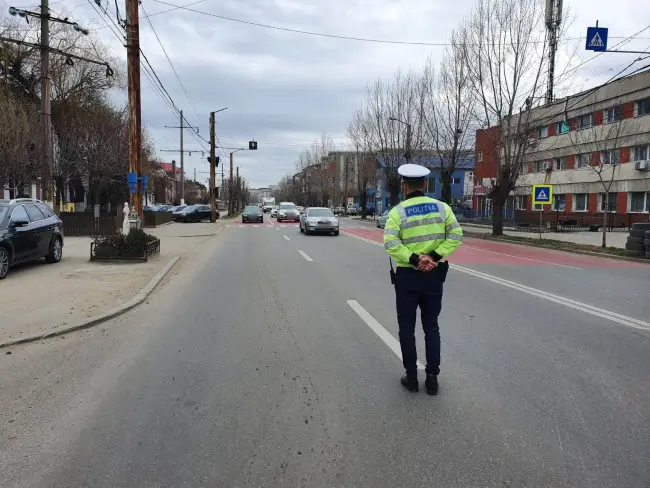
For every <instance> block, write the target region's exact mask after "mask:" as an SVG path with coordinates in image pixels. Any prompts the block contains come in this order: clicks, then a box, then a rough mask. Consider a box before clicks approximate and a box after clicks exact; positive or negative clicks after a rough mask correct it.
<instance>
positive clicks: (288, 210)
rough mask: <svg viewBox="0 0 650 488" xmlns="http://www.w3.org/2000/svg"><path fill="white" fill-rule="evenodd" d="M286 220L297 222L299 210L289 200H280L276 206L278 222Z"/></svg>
mask: <svg viewBox="0 0 650 488" xmlns="http://www.w3.org/2000/svg"><path fill="white" fill-rule="evenodd" d="M287 220H291V221H292V222H299V221H300V212H299V211H298V207H296V205H295V204H293V203H291V202H281V203H280V206H279V208H278V222H284V221H287Z"/></svg>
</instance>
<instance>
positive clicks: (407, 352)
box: [395, 267, 446, 376]
mask: <svg viewBox="0 0 650 488" xmlns="http://www.w3.org/2000/svg"><path fill="white" fill-rule="evenodd" d="M445 274H446V273H445ZM443 281H444V278H442V279H441V273H439V270H437V269H436V270H433V271H430V272H428V273H424V272H422V271H418V270H416V269H413V268H403V267H398V268H397V269H396V278H395V295H396V299H397V323H398V324H399V342H400V345H401V346H402V362H403V364H404V369H406V374H407V376H417V364H416V363H417V351H416V349H415V322H416V320H417V310H418V307H420V318H421V319H422V328H423V329H424V344H425V347H426V354H427V365H426V373H427V374H434V375H437V374H439V373H440V329H439V328H438V315H440V310H441V309H442V285H443Z"/></svg>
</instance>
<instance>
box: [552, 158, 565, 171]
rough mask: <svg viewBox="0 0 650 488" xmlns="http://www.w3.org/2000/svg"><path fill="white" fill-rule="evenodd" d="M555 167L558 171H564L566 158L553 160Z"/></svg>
mask: <svg viewBox="0 0 650 488" xmlns="http://www.w3.org/2000/svg"><path fill="white" fill-rule="evenodd" d="M553 167H554V168H555V170H556V171H562V170H565V169H566V158H555V159H554V160H553Z"/></svg>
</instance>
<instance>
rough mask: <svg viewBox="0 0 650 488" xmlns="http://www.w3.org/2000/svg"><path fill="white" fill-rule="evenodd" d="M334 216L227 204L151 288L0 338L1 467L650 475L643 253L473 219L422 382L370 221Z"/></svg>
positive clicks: (466, 486) (562, 480)
mask: <svg viewBox="0 0 650 488" xmlns="http://www.w3.org/2000/svg"><path fill="white" fill-rule="evenodd" d="M344 226H345V227H346V228H345V229H344V232H343V233H342V235H340V236H338V237H330V236H309V237H307V236H304V235H301V234H299V233H298V229H297V227H295V226H292V225H286V226H284V227H283V226H278V225H273V226H268V225H264V226H253V225H248V226H246V227H245V228H240V227H239V225H237V224H235V225H232V226H231V227H230V228H229V229H227V230H226V231H225V232H224V233H222V234H221V235H220V236H219V237H218V238H217V239H216V240H215V242H214V243H212V244H211V245H210V246H208V247H206V249H205V252H204V254H203V255H201V256H196V257H195V259H193V260H188V261H186V262H185V263H184V267H183V268H181V269H179V270H178V271H177V272H176V274H175V275H174V276H172V277H170V278H169V279H168V280H167V282H166V283H165V285H164V286H163V288H162V289H160V290H159V291H157V292H156V294H155V295H154V296H153V298H152V299H151V300H150V301H149V303H148V304H147V305H146V306H144V307H142V308H139V309H137V310H135V311H133V312H132V313H130V314H128V315H125V316H123V317H121V318H120V319H116V320H114V321H112V322H110V323H106V324H104V325H102V326H100V327H98V328H95V329H92V330H89V331H85V332H79V333H76V334H71V335H70V336H67V337H65V338H58V339H52V340H49V341H45V342H44V343H41V344H31V345H26V346H21V347H20V348H15V349H12V350H11V352H12V354H11V355H6V354H4V353H5V351H2V355H1V356H0V378H1V380H0V382H1V385H2V388H1V389H0V439H2V444H1V446H2V453H1V455H0V472H1V473H3V474H2V478H3V481H2V482H1V483H0V485H1V486H3V487H61V486H70V487H77V486H88V487H93V488H96V487H118V486H119V487H134V488H136V487H137V488H140V487H198V486H210V487H217V486H218V487H324V488H325V487H327V488H330V487H352V486H356V487H373V488H374V487H398V486H399V487H420V486H431V487H434V486H435V487H437V486H440V487H445V488H452V487H459V488H460V487H462V488H470V487H493V486H510V487H585V488H586V487H589V488H600V487H603V488H604V487H631V488H632V487H639V488H640V487H645V488H647V487H648V486H650V465H649V464H648V462H647V455H648V452H650V354H648V351H649V350H650V331H648V330H646V329H645V325H644V324H645V323H646V322H645V321H647V320H648V319H649V317H650V313H649V312H650V311H649V309H648V303H647V283H648V282H650V267H646V268H643V267H639V266H628V265H627V263H624V262H620V261H610V260H603V259H594V258H585V257H582V256H576V255H566V254H563V253H556V252H548V254H547V252H546V251H537V250H532V251H531V250H530V249H523V248H521V247H519V246H507V245H502V244H498V245H497V246H502V247H498V248H495V247H491V246H492V245H490V246H487V245H486V243H484V242H482V241H472V240H468V241H467V242H466V243H465V244H464V246H466V247H467V249H465V250H463V251H462V252H461V251H458V254H457V256H455V257H454V261H453V262H454V264H455V265H456V268H455V269H454V270H452V271H451V272H450V274H449V278H448V281H447V283H446V285H445V286H446V289H445V299H444V302H443V314H442V316H441V328H442V337H443V364H442V374H441V379H440V382H441V391H440V394H439V395H438V396H437V397H429V396H427V395H426V394H425V393H424V392H423V391H421V392H420V393H418V394H410V393H408V392H406V391H403V390H402V389H401V387H400V386H399V376H400V375H401V373H402V371H401V363H400V360H399V359H398V357H397V356H396V354H395V353H394V352H393V350H391V348H390V344H391V339H390V338H391V336H392V337H393V338H394V337H396V336H397V326H396V324H395V312H394V295H393V290H392V289H391V286H390V284H389V281H388V271H387V268H388V266H387V265H388V263H387V259H386V255H385V253H384V251H383V249H382V248H381V247H380V246H379V245H376V244H377V241H378V240H379V238H380V237H379V236H380V232H379V231H376V230H373V229H372V228H366V227H364V224H357V223H352V222H344ZM549 263H550V264H549ZM558 264H563V265H564V266H557V265H558ZM468 270H469V271H468ZM476 271H478V272H484V273H486V276H487V278H486V276H483V275H480V274H476ZM472 273H475V274H472ZM490 277H495V279H497V281H494V280H491V279H489V278H490ZM499 278H500V279H499ZM503 280H508V281H503ZM508 283H515V285H514V286H513V285H512V284H508ZM571 283H578V285H577V286H571ZM639 283H640V284H642V285H643V286H645V290H646V292H645V293H642V294H641V295H632V296H630V295H628V293H633V292H634V290H635V289H636V287H637V286H638V285H639ZM522 285H524V286H527V287H529V288H526V289H525V290H526V291H524V286H522ZM517 286H519V288H518V287H517ZM545 292H546V293H545ZM592 292H595V295H592ZM548 293H552V294H554V295H552V296H549V295H547V294H548ZM555 295H557V296H559V297H561V298H563V300H560V299H558V298H553V296H555ZM612 295H616V296H619V297H626V300H627V301H626V303H628V302H629V304H630V306H629V307H628V306H627V305H626V303H621V302H620V300H613V299H612V300H610V299H608V297H611V296H612ZM639 296H640V297H641V298H639ZM567 298H568V299H572V300H574V302H567V301H566V299H567ZM590 307H591V308H590ZM594 307H598V308H597V309H596V308H594ZM615 313H618V314H619V315H613V314H615ZM621 317H622V318H621ZM626 324H627V325H626ZM648 326H650V324H648ZM382 330H384V331H385V332H387V334H386V333H384V332H382ZM419 334H420V335H419V338H420V339H421V333H419ZM382 337H383V338H382ZM393 341H394V339H393ZM418 347H420V356H421V357H424V355H423V354H422V352H423V350H422V341H421V340H419V344H418Z"/></svg>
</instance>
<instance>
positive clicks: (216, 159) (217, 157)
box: [205, 156, 219, 168]
mask: <svg viewBox="0 0 650 488" xmlns="http://www.w3.org/2000/svg"><path fill="white" fill-rule="evenodd" d="M205 159H207V160H208V163H210V162H211V161H210V156H208V157H207V158H205ZM214 160H215V164H214V166H215V168H216V167H218V166H219V156H215V158H214Z"/></svg>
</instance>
